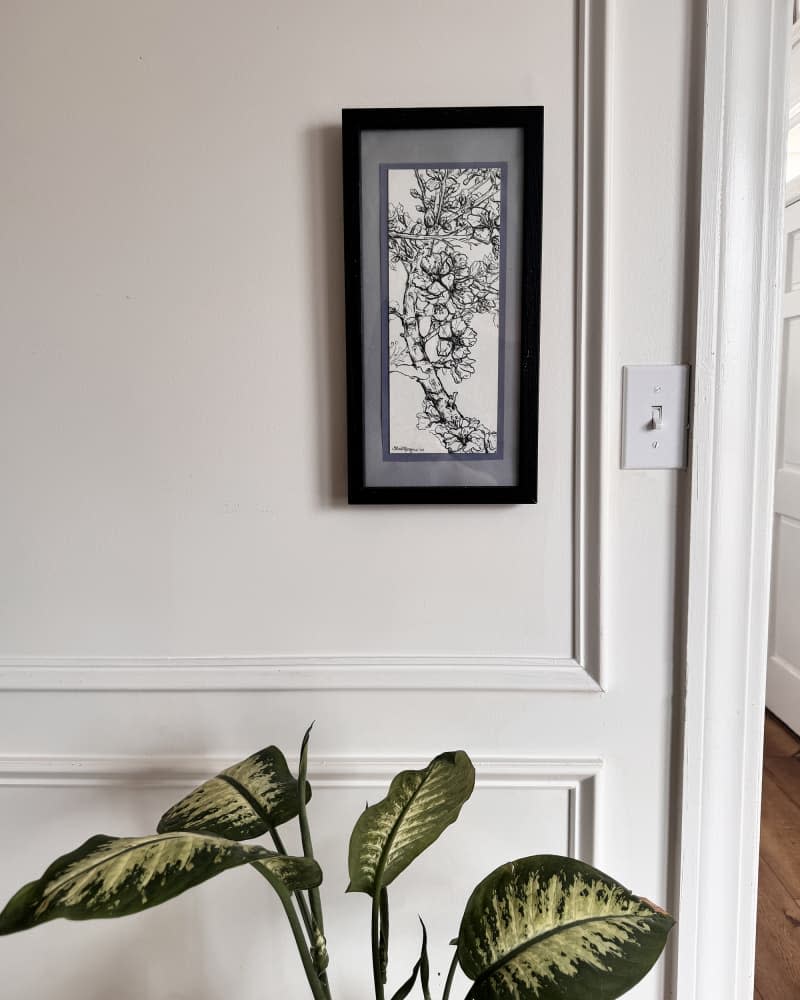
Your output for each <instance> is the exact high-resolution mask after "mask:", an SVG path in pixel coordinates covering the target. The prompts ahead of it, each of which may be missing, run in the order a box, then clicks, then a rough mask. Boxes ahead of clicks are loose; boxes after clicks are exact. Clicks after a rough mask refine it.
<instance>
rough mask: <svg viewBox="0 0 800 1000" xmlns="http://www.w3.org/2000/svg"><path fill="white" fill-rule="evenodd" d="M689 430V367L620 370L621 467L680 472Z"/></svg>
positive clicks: (650, 367)
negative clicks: (675, 470)
mask: <svg viewBox="0 0 800 1000" xmlns="http://www.w3.org/2000/svg"><path fill="white" fill-rule="evenodd" d="M688 431H689V366H688V365H625V367H624V368H623V369H622V468H623V469H683V468H685V467H686V459H687V445H688Z"/></svg>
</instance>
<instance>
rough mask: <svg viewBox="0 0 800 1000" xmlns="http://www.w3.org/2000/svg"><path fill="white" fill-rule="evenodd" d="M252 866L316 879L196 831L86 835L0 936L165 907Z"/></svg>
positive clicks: (302, 880)
mask: <svg viewBox="0 0 800 1000" xmlns="http://www.w3.org/2000/svg"><path fill="white" fill-rule="evenodd" d="M254 862H257V863H258V864H259V866H260V867H261V868H262V869H263V868H266V869H269V870H270V872H271V873H272V875H273V877H274V878H276V879H278V880H282V881H284V882H286V883H287V884H288V885H303V886H305V885H306V884H310V883H311V882H315V880H318V879H321V877H322V876H321V873H320V872H319V868H318V866H315V868H316V870H314V871H312V869H311V867H310V866H309V864H308V861H307V859H305V858H286V857H283V856H281V855H278V854H275V853H274V852H272V851H268V850H266V848H263V847H260V846H258V845H253V844H239V843H237V842H236V841H233V840H224V839H223V838H221V837H214V836H209V835H208V834H199V833H165V834H158V835H157V834H154V835H152V836H149V837H106V836H103V835H102V834H100V835H98V836H96V837H91V838H90V839H89V840H87V841H86V843H85V844H82V845H81V846H80V847H79V848H78V849H77V850H75V851H72V852H71V853H70V854H65V855H63V856H62V857H60V858H58V859H57V860H56V861H54V862H53V864H51V865H50V867H49V868H48V869H47V871H46V872H45V873H44V875H42V877H41V878H40V879H37V880H36V881H35V882H29V883H28V884H27V885H25V886H23V887H22V888H21V889H20V890H19V892H17V893H16V895H14V896H12V898H11V899H10V900H9V902H8V904H7V905H6V907H5V909H4V910H3V911H2V913H0V934H12V933H14V932H15V931H22V930H26V929H27V928H29V927H35V926H36V925H37V924H42V923H45V922H46V921H48V920H54V919H55V918H56V917H66V918H67V919H68V920H91V919H93V918H101V917H122V916H127V915H128V914H131V913H138V912H139V911H140V910H146V909H149V908H150V907H151V906H157V905H158V904H159V903H164V902H166V901H167V900H168V899H172V898H173V897H174V896H178V895H179V894H180V893H182V892H185V891H186V890H187V889H191V888H192V887H193V886H196V885H199V884H200V883H201V882H205V881H206V879H209V878H213V876H214V875H219V874H220V873H221V872H224V871H226V870H227V869H229V868H235V867H237V866H238V865H245V864H252V863H254Z"/></svg>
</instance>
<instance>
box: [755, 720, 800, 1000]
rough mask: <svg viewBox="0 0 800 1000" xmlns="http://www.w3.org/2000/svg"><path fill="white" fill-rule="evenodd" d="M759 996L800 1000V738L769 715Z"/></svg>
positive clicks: (763, 806)
mask: <svg viewBox="0 0 800 1000" xmlns="http://www.w3.org/2000/svg"><path fill="white" fill-rule="evenodd" d="M755 1000H800V739H798V738H797V737H796V736H795V735H794V733H792V732H790V731H789V730H788V729H786V728H785V727H784V726H783V725H782V724H781V723H780V722H778V720H777V719H775V718H774V717H773V716H771V715H767V720H766V728H765V730H764V789H763V795H762V801H761V863H760V867H759V884H758V935H757V940H756V991H755Z"/></svg>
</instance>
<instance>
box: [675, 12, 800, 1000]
mask: <svg viewBox="0 0 800 1000" xmlns="http://www.w3.org/2000/svg"><path fill="white" fill-rule="evenodd" d="M790 10H791V3H790V0H766V2H765V0H707V3H706V34H705V72H704V96H703V132H702V162H701V180H700V234H699V275H698V286H697V287H698V298H697V323H696V334H697V335H696V357H695V368H694V370H695V398H694V417H693V422H692V423H693V428H694V433H693V442H692V462H691V513H690V523H689V562H688V580H687V589H688V593H687V619H686V654H685V665H684V670H685V673H684V691H683V692H682V694H683V698H684V740H683V753H682V775H681V786H682V807H681V842H680V889H679V905H678V911H677V918H678V952H677V964H676V984H675V987H676V992H675V993H674V994H670V995H674V996H676V997H679V998H680V1000H706V998H708V997H712V996H714V997H717V996H719V997H723V996H724V997H729V998H731V1000H752V996H753V965H754V954H755V929H756V896H757V875H758V839H759V807H760V792H761V787H760V786H761V754H762V739H763V713H764V690H765V680H766V666H767V633H768V622H769V581H770V572H769V569H770V556H771V534H772V494H773V481H774V454H775V437H776V400H777V373H778V358H779V343H780V336H779V334H780V323H781V320H780V316H781V301H780V299H781V288H780V287H779V285H780V275H781V273H782V271H781V259H782V242H783V157H784V143H785V108H784V103H785V101H784V92H785V73H786V60H787V55H788V44H789V29H790ZM712 901H713V906H712V905H711V904H712Z"/></svg>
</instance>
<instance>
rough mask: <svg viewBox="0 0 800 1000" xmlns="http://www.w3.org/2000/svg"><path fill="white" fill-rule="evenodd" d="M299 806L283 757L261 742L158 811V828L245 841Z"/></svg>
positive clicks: (295, 786)
mask: <svg viewBox="0 0 800 1000" xmlns="http://www.w3.org/2000/svg"><path fill="white" fill-rule="evenodd" d="M306 788H307V789H308V797H309V798H310V797H311V788H310V786H308V785H306ZM299 810H300V794H299V791H298V783H297V781H296V779H295V778H294V777H293V775H292V773H291V772H290V770H289V765H288V764H287V763H286V758H285V757H284V756H283V754H282V753H281V751H280V750H279V749H278V748H277V747H266V748H265V749H264V750H259V752H258V753H254V754H253V755H252V756H251V757H248V758H247V759H246V760H243V761H240V762H239V763H238V764H234V765H233V766H232V767H229V768H227V769H226V770H224V771H222V772H221V773H220V774H218V775H217V776H216V777H215V778H211V779H210V780H209V781H204V782H203V784H202V785H199V786H198V787H197V788H195V789H194V790H193V791H191V792H189V794H188V795H186V796H184V798H182V799H181V800H180V802H178V803H176V804H175V805H174V806H172V807H171V808H170V809H168V810H167V812H165V813H164V815H163V816H162V817H161V821H160V822H159V824H158V832H159V833H167V832H170V831H174V830H196V831H202V832H205V833H213V834H216V835H217V836H218V837H225V838H227V839H230V840H250V839H251V838H253V837H260V836H262V835H263V834H265V833H266V832H267V830H269V828H270V826H272V827H276V826H280V825H281V824H282V823H286V822H287V821H288V820H290V819H294V817H295V816H297V815H298V812H299Z"/></svg>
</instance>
